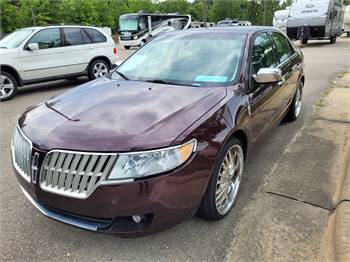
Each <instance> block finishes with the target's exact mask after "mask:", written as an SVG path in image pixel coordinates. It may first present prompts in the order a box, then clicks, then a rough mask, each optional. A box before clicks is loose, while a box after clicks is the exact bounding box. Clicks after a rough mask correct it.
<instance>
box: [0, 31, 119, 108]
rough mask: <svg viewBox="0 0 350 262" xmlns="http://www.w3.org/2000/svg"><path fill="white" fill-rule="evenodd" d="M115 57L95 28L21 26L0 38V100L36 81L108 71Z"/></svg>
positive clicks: (111, 44) (111, 45)
mask: <svg viewBox="0 0 350 262" xmlns="http://www.w3.org/2000/svg"><path fill="white" fill-rule="evenodd" d="M116 60H117V48H116V46H115V43H114V41H113V39H112V38H111V37H110V36H109V35H107V34H106V33H104V31H102V30H100V29H99V28H96V27H88V26H46V27H31V28H23V29H20V30H17V31H15V32H13V33H12V34H10V35H8V36H6V37H5V38H4V39H2V40H1V41H0V67H1V68H0V101H5V100H9V99H11V98H12V97H14V96H15V95H16V92H17V87H19V86H23V85H27V84H33V83H38V82H44V81H50V80H56V79H62V78H68V79H70V78H75V77H79V76H84V75H86V76H88V77H89V79H95V78H99V77H102V76H103V75H105V74H107V73H108V71H109V69H111V67H112V66H113V65H114V64H115V62H116Z"/></svg>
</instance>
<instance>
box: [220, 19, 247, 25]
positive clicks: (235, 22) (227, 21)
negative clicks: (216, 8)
mask: <svg viewBox="0 0 350 262" xmlns="http://www.w3.org/2000/svg"><path fill="white" fill-rule="evenodd" d="M250 25H252V23H251V22H249V21H239V20H238V19H231V18H226V19H225V20H221V21H219V22H218V24H217V26H219V27H224V26H250Z"/></svg>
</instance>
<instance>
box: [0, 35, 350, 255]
mask: <svg viewBox="0 0 350 262" xmlns="http://www.w3.org/2000/svg"><path fill="white" fill-rule="evenodd" d="M118 50H119V55H120V57H121V59H123V58H125V57H127V56H128V55H129V54H130V53H132V52H133V51H132V50H130V51H126V50H124V49H120V48H119V49H118ZM303 52H304V55H305V63H306V72H305V75H306V84H305V88H304V94H303V96H304V99H303V101H304V103H303V110H302V115H301V117H300V118H299V119H298V120H297V121H296V122H294V123H287V122H282V123H281V124H280V125H279V126H278V127H277V128H276V129H274V130H273V131H272V132H271V133H270V134H269V138H268V139H266V140H265V141H264V142H263V143H262V144H261V146H260V147H259V148H258V149H257V150H256V151H255V152H254V153H253V154H252V155H251V158H250V159H248V162H247V166H246V170H245V173H244V177H243V182H242V187H241V191H240V194H239V195H238V199H237V202H236V204H235V205H236V206H235V208H234V209H233V210H232V212H231V213H230V214H229V215H228V216H227V217H226V218H225V219H223V220H221V221H217V222H209V221H205V220H202V219H199V218H193V219H191V220H189V221H186V222H184V223H182V224H180V225H178V226H176V227H174V228H171V229H170V230H167V231H165V232H161V233H158V234H156V235H151V236H148V237H142V238H136V239H122V238H119V237H116V236H113V235H104V234H98V233H93V232H89V231H84V230H81V229H77V228H74V227H71V226H68V225H65V224H62V223H59V222H56V221H53V220H51V219H48V218H46V217H44V216H43V215H42V214H40V213H39V212H38V211H37V210H36V209H35V208H34V207H33V206H32V204H31V203H29V201H28V200H27V199H26V198H25V197H24V195H23V194H22V192H21V190H20V188H19V186H18V183H17V181H16V178H15V176H14V174H13V171H12V167H11V162H10V139H11V135H12V132H13V128H14V127H15V125H16V120H17V118H18V115H19V114H20V113H21V112H23V111H24V110H25V109H26V108H27V107H29V106H30V105H32V104H35V103H39V102H41V101H43V100H46V99H48V98H49V97H52V96H54V95H57V94H60V93H62V92H65V91H67V90H69V89H71V88H72V87H74V86H77V85H79V84H82V83H84V82H86V81H87V80H86V79H84V78H79V79H77V80H74V81H68V80H64V81H56V82H50V83H43V84H40V85H33V86H28V87H24V88H22V89H21V90H20V91H19V92H18V95H17V97H15V98H14V99H13V100H11V101H8V102H4V103H1V104H0V121H1V129H0V132H1V134H0V148H1V152H0V175H1V179H2V183H0V252H1V253H0V260H11V261H23V260H36V261H38V260H56V261H65V260H78V259H79V260H83V261H91V260H98V261H104V260H116V261H120V260H123V261H124V260H142V261H154V260H161V261H174V260H175V261H188V260H190V261H193V260H195V261H199V260H204V261H207V260H210V261H211V260H220V261H221V260H225V259H232V260H246V261H250V260H253V259H255V260H268V259H271V260H273V259H277V258H282V257H284V258H288V257H289V258H292V257H294V258H299V259H315V257H314V256H313V255H314V253H315V252H316V249H317V248H318V247H319V245H318V242H319V241H320V232H318V230H317V229H318V228H322V226H323V223H324V220H326V219H327V216H328V210H327V208H330V207H331V206H332V199H331V198H332V197H331V195H332V193H333V192H332V190H333V188H332V187H331V186H332V185H328V184H327V183H324V184H322V183H323V180H322V178H320V177H311V178H309V179H308V180H306V181H305V183H303V182H302V181H303V180H302V179H301V181H298V183H296V182H295V183H293V181H290V184H289V185H290V186H286V184H285V183H286V180H283V176H276V177H274V176H271V174H274V172H275V171H276V167H277V166H278V165H281V164H283V163H285V162H286V163H287V164H288V157H289V156H290V157H293V159H292V160H290V161H294V162H293V163H294V164H295V165H297V168H298V170H297V173H298V174H308V173H309V169H310V168H315V167H310V166H309V165H303V155H299V156H295V155H292V152H289V148H290V146H291V144H292V143H293V142H294V141H295V139H296V137H297V136H298V135H301V133H302V132H303V130H304V128H305V126H306V125H307V124H308V122H309V121H311V116H312V112H313V105H314V104H315V103H316V102H317V101H318V100H319V99H320V97H322V96H323V94H324V92H325V90H326V89H327V87H328V86H329V84H330V83H331V81H332V80H333V79H335V78H336V76H337V73H339V72H341V71H343V70H348V69H350V64H349V61H350V39H349V38H340V39H338V41H337V43H336V44H335V45H330V44H329V43H328V41H327V42H326V41H323V42H322V41H321V42H317V41H311V42H310V44H309V45H307V46H306V47H305V48H304V49H303ZM101 95H102V96H103V94H101ZM111 110H113V109H111ZM316 145H317V144H315V143H312V144H311V146H316ZM309 146H310V144H309ZM324 152H327V148H320V150H319V155H316V156H315V157H327V158H329V161H332V157H333V156H332V155H327V154H326V153H324ZM306 156H307V155H306ZM298 163H299V165H298ZM325 175H326V174H325ZM318 188H322V190H318ZM267 191H268V192H271V193H275V195H273V194H270V193H268V192H267ZM278 194H281V195H288V196H290V198H293V197H294V198H302V199H303V200H305V201H308V202H310V204H306V205H305V204H303V205H301V203H298V201H293V200H292V199H287V198H285V197H279V196H278ZM286 207H287V208H286ZM310 217H312V218H313V219H312V220H311V222H310V225H306V226H305V223H303V221H304V220H306V219H309V218H310ZM271 228H272V229H273V230H271ZM313 243H314V244H313ZM286 252H289V253H288V254H286Z"/></svg>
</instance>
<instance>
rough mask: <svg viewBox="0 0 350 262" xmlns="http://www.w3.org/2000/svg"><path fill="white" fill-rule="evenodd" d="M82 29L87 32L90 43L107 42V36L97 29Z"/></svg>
mask: <svg viewBox="0 0 350 262" xmlns="http://www.w3.org/2000/svg"><path fill="white" fill-rule="evenodd" d="M84 31H85V32H86V33H87V35H88V37H89V38H90V40H91V41H92V43H103V42H107V38H106V37H105V36H104V35H103V34H102V33H100V32H99V31H97V30H95V29H92V28H84Z"/></svg>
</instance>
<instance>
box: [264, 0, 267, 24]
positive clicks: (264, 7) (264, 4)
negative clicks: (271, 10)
mask: <svg viewBox="0 0 350 262" xmlns="http://www.w3.org/2000/svg"><path fill="white" fill-rule="evenodd" d="M266 8H267V7H266V0H264V26H265V25H266Z"/></svg>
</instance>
